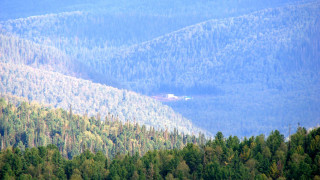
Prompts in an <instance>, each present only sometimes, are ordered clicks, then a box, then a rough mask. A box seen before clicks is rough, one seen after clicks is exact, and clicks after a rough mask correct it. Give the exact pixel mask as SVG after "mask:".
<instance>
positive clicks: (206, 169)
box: [0, 97, 320, 179]
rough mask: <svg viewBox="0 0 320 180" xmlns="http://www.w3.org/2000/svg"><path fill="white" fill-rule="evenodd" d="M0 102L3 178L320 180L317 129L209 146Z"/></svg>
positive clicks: (219, 138)
mask: <svg viewBox="0 0 320 180" xmlns="http://www.w3.org/2000/svg"><path fill="white" fill-rule="evenodd" d="M7 99H9V101H6V100H5V99H4V98H1V99H0V108H1V109H0V122H1V123H0V134H1V135H0V142H1V152H0V179H319V178H320V176H319V175H320V128H316V129H312V130H308V131H307V130H306V129H305V128H303V127H299V128H298V129H297V132H296V133H295V134H293V135H291V136H290V137H289V139H288V140H287V141H286V140H285V137H284V135H282V134H281V133H280V132H279V131H278V130H275V131H272V132H271V133H270V134H269V136H265V135H263V134H261V135H259V136H252V137H250V138H246V137H244V138H242V139H241V140H240V139H239V138H238V137H237V136H229V137H224V135H223V134H222V133H221V132H218V133H217V134H216V135H215V137H213V138H210V139H208V138H207V139H206V138H205V137H204V135H203V134H199V135H198V136H197V137H196V136H190V135H184V134H182V133H179V132H178V131H177V130H174V132H168V131H167V130H165V131H158V130H155V129H154V128H152V127H151V128H150V129H147V128H146V127H145V126H140V125H139V124H138V123H130V122H126V123H122V122H120V121H119V120H118V119H117V117H115V116H113V115H111V114H109V115H108V116H106V117H105V119H104V120H103V119H102V117H101V116H99V115H97V117H93V116H92V117H88V116H87V115H77V114H73V113H72V107H70V109H69V110H68V111H65V110H63V109H61V108H60V109H54V108H50V107H48V106H45V105H39V104H37V103H35V102H32V103H29V102H25V101H20V100H19V99H18V100H17V98H14V97H11V98H8V97H7Z"/></svg>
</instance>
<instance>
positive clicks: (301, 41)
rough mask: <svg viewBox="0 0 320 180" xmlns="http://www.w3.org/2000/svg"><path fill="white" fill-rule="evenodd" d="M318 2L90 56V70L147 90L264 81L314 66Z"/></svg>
mask: <svg viewBox="0 0 320 180" xmlns="http://www.w3.org/2000/svg"><path fill="white" fill-rule="evenodd" d="M319 4H320V3H319V1H316V2H313V3H309V4H304V5H296V6H287V7H285V8H275V9H267V10H263V11H259V12H256V13H253V14H249V15H245V16H241V17H236V18H228V19H223V20H210V21H207V22H203V23H200V24H197V25H194V26H190V27H186V28H184V29H181V30H179V31H176V32H173V33H170V34H167V35H165V36H163V37H159V38H156V39H154V40H152V41H148V42H145V43H141V44H138V45H135V46H132V47H130V48H126V49H123V50H122V51H120V52H118V53H117V54H115V55H113V56H111V57H108V56H107V57H106V58H105V59H104V60H103V58H96V60H97V62H96V63H92V62H90V63H91V65H92V68H93V69H100V70H99V71H100V72H102V74H105V76H108V77H114V78H115V79H120V80H121V81H122V82H124V83H130V84H132V86H130V88H132V89H134V90H138V91H146V92H152V91H154V90H156V89H158V90H159V91H165V90H169V91H176V92H187V91H188V90H189V89H191V91H194V92H197V90H198V88H199V89H200V90H201V88H204V89H206V88H207V87H211V86H213V89H214V86H217V85H218V86H219V85H222V84H231V83H248V82H249V83H250V82H261V81H262V82H265V83H266V84H268V85H270V86H273V83H274V81H276V80H277V79H278V78H279V77H281V76H282V73H296V70H299V71H300V70H302V71H305V70H307V71H308V72H310V73H316V74H317V70H318V69H319V67H320V62H319V59H320V46H319V42H320V36H319V34H320V33H319V28H318V27H319V26H320V14H319V11H320V5H319Z"/></svg>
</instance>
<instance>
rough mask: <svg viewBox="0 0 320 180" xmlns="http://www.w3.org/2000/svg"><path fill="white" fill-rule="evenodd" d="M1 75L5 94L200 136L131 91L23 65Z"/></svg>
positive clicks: (182, 120)
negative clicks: (112, 115) (111, 115)
mask: <svg viewBox="0 0 320 180" xmlns="http://www.w3.org/2000/svg"><path fill="white" fill-rule="evenodd" d="M0 75H1V78H0V79H1V86H0V88H1V89H0V91H1V92H2V93H11V94H13V95H16V96H22V97H27V98H28V99H29V100H36V101H39V102H44V103H48V104H52V105H54V106H55V107H62V108H68V107H69V105H71V106H72V108H73V110H74V112H76V113H82V112H87V113H88V114H89V115H97V114H98V113H100V114H101V116H102V117H104V116H105V115H107V114H108V113H112V114H114V115H117V117H118V118H119V120H121V121H123V122H124V121H126V120H129V121H131V122H133V121H134V120H136V122H138V123H140V124H144V125H146V126H153V127H155V128H157V129H158V128H160V129H166V127H167V128H168V129H169V130H170V131H173V129H174V128H176V129H177V130H179V131H180V132H184V133H189V134H191V133H195V134H198V131H199V130H200V129H198V128H196V127H195V126H193V125H192V123H191V122H190V121H189V120H187V119H185V118H183V117H182V116H181V115H179V114H176V113H175V112H174V111H173V110H172V109H171V108H170V107H168V106H166V105H163V104H161V103H160V102H157V101H155V100H153V99H151V98H149V97H146V96H142V95H139V94H137V93H134V92H131V91H127V90H119V89H116V88H112V87H109V86H105V85H101V84H95V83H92V82H90V81H86V80H81V79H76V78H72V77H68V76H64V75H61V74H59V73H54V72H49V71H44V70H38V69H34V68H31V67H28V66H23V65H12V64H4V63H1V66H0Z"/></svg>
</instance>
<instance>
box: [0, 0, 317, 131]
mask: <svg viewBox="0 0 320 180" xmlns="http://www.w3.org/2000/svg"><path fill="white" fill-rule="evenodd" d="M50 2H51V1H48V3H50ZM123 2H127V1H119V2H118V1H117V2H113V1H106V2H100V1H99V2H97V4H96V6H91V5H92V4H91V5H90V6H91V7H89V8H88V9H86V10H84V9H82V8H83V7H85V5H88V4H90V3H89V2H82V1H74V3H75V4H78V5H79V6H78V7H79V8H77V5H75V6H74V7H70V6H69V5H67V4H68V3H66V2H59V3H57V6H60V5H62V6H65V5H66V6H68V8H70V9H69V10H72V12H63V11H60V10H59V12H62V13H58V14H47V13H40V14H43V15H37V14H34V15H36V16H31V17H24V16H21V17H23V18H19V19H10V18H9V20H8V19H6V20H4V21H1V22H0V31H1V35H0V38H1V41H0V44H1V46H0V53H1V55H0V61H1V62H6V63H7V62H10V63H12V64H25V65H28V66H32V67H34V68H40V69H45V70H50V71H55V72H60V73H63V74H65V75H71V76H75V77H78V78H83V79H87V80H88V79H89V80H92V81H93V82H96V83H102V84H107V85H110V86H114V87H117V88H124V89H129V90H134V91H137V92H138V93H142V94H145V95H152V96H153V95H158V94H167V93H174V94H178V95H183V96H184V95H186V96H191V97H192V99H191V100H190V101H183V102H182V101H176V102H168V103H167V105H169V106H171V107H172V108H173V109H174V110H175V111H177V112H179V113H181V114H182V115H183V116H185V117H187V118H188V119H191V120H192V121H193V123H195V124H197V125H198V126H201V127H202V128H206V129H207V130H209V131H211V132H213V133H214V132H217V131H218V130H220V131H223V132H224V133H225V134H228V135H229V134H231V133H237V134H238V135H239V136H245V135H252V134H256V135H257V134H260V133H262V132H263V133H268V132H270V131H271V130H272V129H274V128H275V127H276V128H278V129H279V130H281V131H283V132H284V133H285V134H288V132H289V131H288V127H289V124H291V125H292V126H293V127H296V126H297V125H298V123H300V124H301V125H303V126H306V127H311V126H315V125H316V123H317V122H319V117H320V114H319V112H320V110H319V107H320V98H319V96H318V94H319V92H320V88H319V81H320V77H319V76H320V75H319V73H318V69H319V68H320V67H319V59H320V55H319V53H320V45H319V42H320V37H319V34H320V33H319V28H318V27H319V26H320V20H319V19H320V18H319V13H318V12H319V11H320V5H319V4H320V3H319V0H314V1H313V0H311V1H286V0H284V1H268V2H265V1H260V0H258V1H253V0H243V1H234V3H231V2H230V3H225V1H197V2H194V1H175V2H172V3H170V2H171V1H170V2H169V1H167V0H164V1H158V2H157V3H155V4H154V6H152V5H153V3H154V2H153V1H152V2H151V1H139V2H136V1H130V2H128V3H127V4H126V3H123ZM1 3H7V4H5V6H6V5H10V2H8V1H3V2H1ZM108 3H109V4H108ZM99 5H101V6H100V7H101V8H98V9H95V7H97V6H99ZM5 6H4V7H5ZM31 6H32V5H31ZM66 6H65V7H66ZM80 6H81V8H80ZM150 7H152V8H151V9H150ZM267 7H269V8H268V9H265V8H267ZM48 8H49V7H48ZM90 8H92V9H95V11H92V9H91V10H90ZM77 10H79V11H77ZM257 10H258V11H257ZM8 11H10V10H8ZM254 11H255V12H254ZM3 12H4V11H3ZM54 12H55V11H54ZM185 12H187V13H185ZM42 98H43V97H42ZM39 99H40V98H39ZM51 101H56V100H51ZM120 114H121V113H120ZM248 122H249V123H248ZM248 124H250V125H251V126H248ZM230 126H233V127H235V129H230V128H229V127H230Z"/></svg>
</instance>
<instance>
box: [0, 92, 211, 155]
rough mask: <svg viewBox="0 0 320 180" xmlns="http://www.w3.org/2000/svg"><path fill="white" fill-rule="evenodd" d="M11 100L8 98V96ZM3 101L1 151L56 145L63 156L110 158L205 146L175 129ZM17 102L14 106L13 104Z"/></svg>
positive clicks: (0, 109)
mask: <svg viewBox="0 0 320 180" xmlns="http://www.w3.org/2000/svg"><path fill="white" fill-rule="evenodd" d="M7 98H8V97H7ZM9 100H10V101H8V102H7V101H6V100H5V99H4V98H1V99H0V145H1V149H5V148H7V147H10V146H13V147H19V148H21V149H25V148H32V147H38V146H47V145H48V144H54V145H55V146H57V147H58V149H59V151H60V153H61V155H62V156H64V157H68V158H72V157H74V156H76V155H79V154H80V153H82V152H84V151H85V150H86V149H89V150H90V151H92V152H98V151H101V152H102V153H103V154H104V155H105V156H107V157H108V158H112V157H114V156H115V155H117V154H119V153H120V154H131V155H134V154H135V153H138V154H139V155H143V154H145V153H146V152H147V151H149V150H156V149H174V148H177V149H181V148H183V147H184V146H185V145H186V144H187V143H191V142H193V143H198V144H204V143H205V141H206V139H205V137H204V135H203V134H197V136H198V137H195V136H194V135H193V136H191V135H188V134H184V133H181V132H179V131H178V130H177V129H174V130H173V131H172V132H170V131H169V130H168V129H165V130H157V129H155V128H154V127H149V128H147V127H146V126H145V125H142V126H141V125H139V124H138V123H137V122H129V121H127V122H125V123H123V122H121V121H120V120H119V118H118V117H117V116H115V115H112V114H110V113H109V114H108V115H107V116H105V117H104V116H101V115H100V114H97V115H96V116H88V115H87V114H84V115H78V114H74V112H73V109H72V106H70V107H69V110H68V111H65V110H63V109H61V108H59V109H54V108H50V107H48V106H44V105H39V104H38V103H36V102H31V103H29V102H26V101H21V100H20V99H17V98H15V97H13V96H11V97H9ZM13 102H14V104H13Z"/></svg>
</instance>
